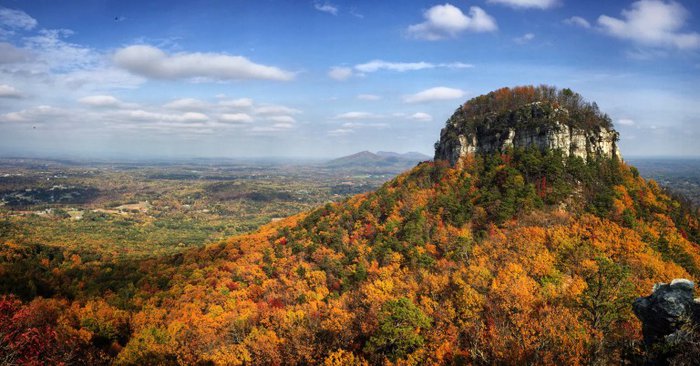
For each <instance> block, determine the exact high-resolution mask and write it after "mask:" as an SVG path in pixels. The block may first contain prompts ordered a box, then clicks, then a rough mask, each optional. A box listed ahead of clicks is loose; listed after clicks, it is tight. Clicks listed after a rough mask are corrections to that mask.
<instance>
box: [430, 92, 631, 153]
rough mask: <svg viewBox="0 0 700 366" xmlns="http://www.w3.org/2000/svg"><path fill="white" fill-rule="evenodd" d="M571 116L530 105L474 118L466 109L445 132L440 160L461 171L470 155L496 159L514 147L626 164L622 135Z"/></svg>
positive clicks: (552, 107)
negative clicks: (459, 166) (460, 165)
mask: <svg viewBox="0 0 700 366" xmlns="http://www.w3.org/2000/svg"><path fill="white" fill-rule="evenodd" d="M573 122H574V121H573V119H572V118H571V117H570V112H569V111H568V110H567V109H566V108H563V107H559V106H557V104H556V103H553V102H550V101H536V102H532V103H527V104H525V105H522V106H520V107H518V108H516V109H512V110H508V111H505V112H503V111H502V112H492V113H483V112H480V113H479V114H476V115H475V114H474V113H473V111H471V110H470V109H469V108H468V104H467V105H465V106H460V107H459V108H458V109H457V111H456V112H455V113H454V114H453V115H452V117H450V119H449V120H448V121H447V123H446V126H445V128H443V129H442V131H441V132H440V141H438V142H437V143H436V144H435V159H436V160H447V161H449V162H450V163H451V164H452V165H455V164H456V163H457V162H458V161H459V159H460V158H461V157H463V156H465V155H467V154H470V153H493V152H498V151H503V150H505V149H507V148H508V147H516V148H526V147H536V148H539V149H541V150H547V149H552V150H555V149H560V150H561V151H562V152H563V153H564V154H566V155H574V156H579V157H581V158H583V159H586V158H588V157H595V156H601V157H608V158H611V157H616V158H621V156H620V152H619V150H618V147H617V141H618V139H619V134H618V133H617V132H616V131H615V130H614V129H613V128H612V127H611V126H606V125H604V124H597V123H591V124H590V125H589V126H588V125H587V126H585V127H584V126H581V124H577V123H573Z"/></svg>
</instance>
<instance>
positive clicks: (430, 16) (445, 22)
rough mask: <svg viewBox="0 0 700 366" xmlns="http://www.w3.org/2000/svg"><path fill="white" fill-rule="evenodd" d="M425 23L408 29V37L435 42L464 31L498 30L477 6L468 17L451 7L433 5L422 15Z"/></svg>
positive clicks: (492, 19) (487, 15) (493, 21)
mask: <svg viewBox="0 0 700 366" xmlns="http://www.w3.org/2000/svg"><path fill="white" fill-rule="evenodd" d="M423 18H425V21H424V22H423V23H419V24H414V25H411V26H409V27H408V29H407V33H408V35H409V36H410V37H413V38H417V39H424V40H429V41H435V40H440V39H445V38H454V37H456V36H457V35H458V34H459V33H462V32H464V31H469V32H492V31H495V30H497V29H498V25H497V24H496V20H495V19H494V18H493V17H492V16H490V15H489V14H487V13H486V12H485V11H484V10H483V9H481V8H480V7H478V6H472V7H470V8H469V15H466V14H464V13H463V12H462V10H461V9H459V8H458V7H456V6H454V5H452V4H449V3H447V4H445V5H435V6H433V7H432V8H430V9H428V10H426V11H425V12H424V13H423Z"/></svg>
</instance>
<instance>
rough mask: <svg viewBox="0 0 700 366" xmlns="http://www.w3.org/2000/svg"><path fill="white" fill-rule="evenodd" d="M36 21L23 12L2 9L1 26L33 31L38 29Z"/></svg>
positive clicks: (0, 15)
mask: <svg viewBox="0 0 700 366" xmlns="http://www.w3.org/2000/svg"><path fill="white" fill-rule="evenodd" d="M36 25H37V21H36V19H34V18H32V17H30V16H29V15H28V14H27V13H25V12H23V11H21V10H14V9H8V8H2V7H0V26H3V27H5V28H10V29H23V30H31V29H33V28H34V27H36Z"/></svg>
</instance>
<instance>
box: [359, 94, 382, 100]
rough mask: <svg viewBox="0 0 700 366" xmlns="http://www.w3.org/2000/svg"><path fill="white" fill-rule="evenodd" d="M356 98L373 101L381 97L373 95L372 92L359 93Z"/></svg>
mask: <svg viewBox="0 0 700 366" xmlns="http://www.w3.org/2000/svg"><path fill="white" fill-rule="evenodd" d="M357 99H359V100H368V101H375V100H380V99H382V97H380V96H379V95H374V94H359V95H358V96H357Z"/></svg>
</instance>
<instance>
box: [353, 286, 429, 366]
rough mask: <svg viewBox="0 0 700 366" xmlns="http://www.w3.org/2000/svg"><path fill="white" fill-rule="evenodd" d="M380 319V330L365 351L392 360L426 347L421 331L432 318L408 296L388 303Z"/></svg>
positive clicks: (427, 325)
mask: <svg viewBox="0 0 700 366" xmlns="http://www.w3.org/2000/svg"><path fill="white" fill-rule="evenodd" d="M378 320H379V329H377V331H376V333H375V334H374V335H372V337H371V338H370V339H369V342H368V343H367V345H366V346H365V352H367V353H370V354H372V353H373V354H377V355H383V356H386V357H388V358H389V359H390V360H392V361H395V360H396V359H399V358H403V357H405V356H407V355H409V354H410V353H412V352H413V351H415V350H416V349H418V348H420V347H421V346H422V345H423V336H422V335H421V332H422V331H423V330H425V329H428V328H429V327H430V323H431V319H430V318H429V317H428V316H426V315H425V314H423V312H422V311H421V310H420V309H419V308H418V307H417V306H416V305H414V304H413V302H411V300H409V299H407V298H405V297H402V298H399V299H397V300H390V301H387V302H386V303H385V304H384V305H383V306H382V309H381V311H380V313H379V319H378Z"/></svg>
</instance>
